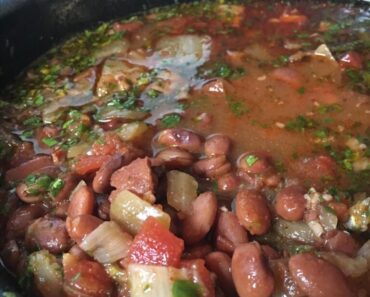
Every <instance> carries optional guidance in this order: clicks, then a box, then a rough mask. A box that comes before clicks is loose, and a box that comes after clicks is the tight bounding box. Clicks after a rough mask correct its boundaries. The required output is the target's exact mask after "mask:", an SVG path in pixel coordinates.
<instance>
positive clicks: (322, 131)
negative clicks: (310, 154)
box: [314, 129, 328, 139]
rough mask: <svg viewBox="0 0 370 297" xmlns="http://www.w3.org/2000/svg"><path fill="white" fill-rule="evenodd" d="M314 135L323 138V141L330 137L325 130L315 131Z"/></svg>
mask: <svg viewBox="0 0 370 297" xmlns="http://www.w3.org/2000/svg"><path fill="white" fill-rule="evenodd" d="M314 134H315V136H316V137H318V138H321V139H325V138H327V137H328V132H327V130H324V129H322V130H317V131H315V133H314Z"/></svg>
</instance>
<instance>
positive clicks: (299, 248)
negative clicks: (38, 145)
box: [289, 245, 314, 255]
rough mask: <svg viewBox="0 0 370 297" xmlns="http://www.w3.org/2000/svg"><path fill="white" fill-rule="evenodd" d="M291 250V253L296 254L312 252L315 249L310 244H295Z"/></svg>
mask: <svg viewBox="0 0 370 297" xmlns="http://www.w3.org/2000/svg"><path fill="white" fill-rule="evenodd" d="M289 250H290V253H291V254H293V255H296V254H302V253H308V252H312V251H313V250H314V247H313V246H310V245H294V246H292V247H291V248H290V249H289Z"/></svg>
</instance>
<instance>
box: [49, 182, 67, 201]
mask: <svg viewBox="0 0 370 297" xmlns="http://www.w3.org/2000/svg"><path fill="white" fill-rule="evenodd" d="M63 187H64V181H63V180H62V179H60V178H57V179H56V180H54V181H53V182H51V183H50V185H49V192H50V195H51V196H52V197H55V196H57V195H58V193H59V192H60V190H61V189H62V188H63Z"/></svg>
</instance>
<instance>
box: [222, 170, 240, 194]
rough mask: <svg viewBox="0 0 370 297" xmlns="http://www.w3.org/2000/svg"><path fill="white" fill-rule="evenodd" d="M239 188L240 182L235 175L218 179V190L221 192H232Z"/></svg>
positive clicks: (229, 174) (227, 175)
mask: <svg viewBox="0 0 370 297" xmlns="http://www.w3.org/2000/svg"><path fill="white" fill-rule="evenodd" d="M238 186H239V180H238V178H237V177H236V176H235V174H233V173H227V174H225V175H222V176H220V177H219V178H218V179H217V188H218V190H219V191H223V192H232V191H235V190H236V189H237V188H238Z"/></svg>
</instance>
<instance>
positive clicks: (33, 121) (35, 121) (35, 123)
mask: <svg viewBox="0 0 370 297" xmlns="http://www.w3.org/2000/svg"><path fill="white" fill-rule="evenodd" d="M23 124H24V125H26V126H30V127H35V128H36V127H40V126H42V120H41V118H40V117H38V116H32V117H30V118H28V119H26V120H24V121H23Z"/></svg>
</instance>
